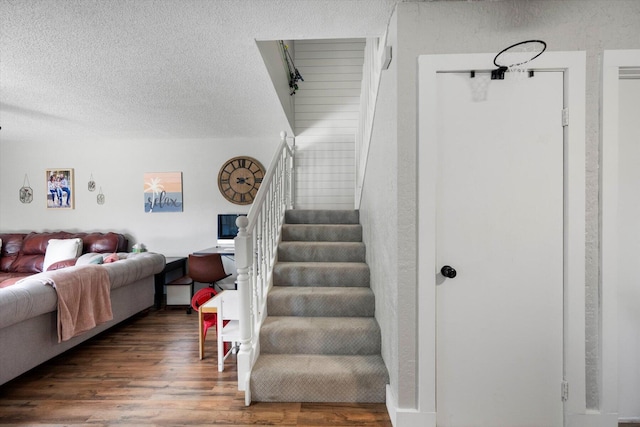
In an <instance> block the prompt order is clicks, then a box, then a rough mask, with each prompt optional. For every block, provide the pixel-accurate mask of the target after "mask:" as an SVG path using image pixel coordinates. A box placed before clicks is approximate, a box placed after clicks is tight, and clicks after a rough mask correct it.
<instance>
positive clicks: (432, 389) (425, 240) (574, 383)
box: [417, 51, 587, 427]
mask: <svg viewBox="0 0 640 427" xmlns="http://www.w3.org/2000/svg"><path fill="white" fill-rule="evenodd" d="M493 57H494V54H453V55H421V56H420V57H419V58H418V86H419V94H418V124H417V126H418V129H417V131H418V153H417V154H418V209H419V214H418V224H419V225H418V256H417V259H418V260H419V261H418V298H417V307H419V310H418V325H419V326H418V339H419V351H418V357H419V366H420V369H419V372H418V375H419V384H420V390H419V396H418V400H419V402H418V403H419V407H420V412H423V413H431V414H432V416H430V417H429V419H430V420H431V422H432V423H433V424H431V425H432V426H433V427H435V420H436V416H435V414H436V409H437V407H436V399H437V396H436V368H437V366H436V308H437V307H436V275H437V271H438V270H437V266H436V264H435V260H436V243H437V242H436V241H435V236H436V170H437V168H436V158H437V156H436V154H437V132H436V129H437V126H436V123H435V120H436V119H435V118H436V114H435V112H436V109H437V96H435V94H436V93H437V90H438V85H437V79H436V75H437V73H438V72H467V71H470V70H476V71H488V70H491V69H492V68H495V67H493V65H492V64H493ZM585 65H586V54H585V52H584V51H576V52H548V53H545V54H543V55H541V56H540V57H539V58H537V59H536V61H535V66H534V67H533V68H534V69H536V70H555V71H562V72H564V95H563V98H564V106H565V108H569V111H570V124H569V126H567V127H565V128H564V141H565V144H564V145H565V148H564V303H563V304H564V310H563V311H564V320H563V336H564V349H563V354H564V357H563V358H564V363H563V364H564V369H563V370H564V379H565V381H568V382H569V399H568V400H567V401H566V402H565V403H564V414H565V422H564V425H565V426H570V425H572V424H574V423H572V422H571V421H572V419H573V418H574V416H575V415H584V414H586V413H587V410H586V399H585V286H584V283H585V83H586V81H585ZM560 115H561V112H558V121H559V122H560V117H561V116H560ZM560 397H561V395H560V386H559V387H558V399H560ZM581 422H582V421H581ZM575 425H578V424H577V422H576V424H575ZM582 425H584V424H582Z"/></svg>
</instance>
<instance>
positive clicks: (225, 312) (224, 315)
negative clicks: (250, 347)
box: [198, 289, 240, 372]
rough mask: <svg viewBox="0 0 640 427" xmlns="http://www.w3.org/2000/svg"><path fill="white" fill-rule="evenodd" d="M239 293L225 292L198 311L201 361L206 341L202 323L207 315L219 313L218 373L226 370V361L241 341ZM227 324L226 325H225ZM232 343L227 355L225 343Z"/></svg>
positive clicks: (217, 326) (217, 332)
mask: <svg viewBox="0 0 640 427" xmlns="http://www.w3.org/2000/svg"><path fill="white" fill-rule="evenodd" d="M238 298H239V296H238V291H236V290H231V289H230V290H225V291H222V292H220V293H219V294H218V295H216V296H214V297H213V298H211V299H210V300H209V301H207V302H205V303H204V304H202V305H201V306H200V309H199V310H198V316H199V319H198V320H199V321H198V328H199V332H200V359H201V360H202V359H204V339H203V328H202V321H203V318H204V314H205V313H217V315H218V316H217V317H218V319H217V325H216V339H217V341H218V371H220V372H222V371H223V370H224V361H225V359H226V358H227V357H228V356H229V355H230V354H231V353H232V352H233V351H234V350H235V349H236V348H237V346H236V343H237V342H238V341H239V340H240V320H239V319H240V317H239V312H240V310H239V307H238ZM225 322H226V323H225ZM225 342H231V343H233V344H232V347H231V348H230V349H229V351H228V352H227V353H226V354H225V352H224V343H225Z"/></svg>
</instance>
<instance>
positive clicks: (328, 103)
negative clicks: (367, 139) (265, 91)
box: [294, 39, 365, 209]
mask: <svg viewBox="0 0 640 427" xmlns="http://www.w3.org/2000/svg"><path fill="white" fill-rule="evenodd" d="M364 48H365V40H364V39H348V40H305V41H296V42H295V43H294V61H295V64H296V67H297V68H298V71H300V74H302V77H303V78H304V81H303V82H299V83H298V87H299V90H298V91H297V93H296V94H295V99H294V103H295V107H294V111H295V123H294V127H295V134H296V192H295V195H296V200H295V207H296V208H297V209H353V207H354V198H355V134H356V130H357V127H358V120H359V110H360V90H361V82H362V65H363V63H364Z"/></svg>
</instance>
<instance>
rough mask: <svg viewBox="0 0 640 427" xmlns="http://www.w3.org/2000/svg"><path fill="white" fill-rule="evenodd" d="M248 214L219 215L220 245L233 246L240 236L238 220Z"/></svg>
mask: <svg viewBox="0 0 640 427" xmlns="http://www.w3.org/2000/svg"><path fill="white" fill-rule="evenodd" d="M239 216H246V214H237V213H236V214H218V245H233V239H235V237H236V236H237V235H238V226H237V225H236V219H238V217H239Z"/></svg>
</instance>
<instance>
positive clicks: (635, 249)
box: [617, 80, 640, 420]
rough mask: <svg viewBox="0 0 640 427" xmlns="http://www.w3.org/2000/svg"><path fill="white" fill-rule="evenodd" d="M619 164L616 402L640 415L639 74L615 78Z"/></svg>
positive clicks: (622, 412)
mask: <svg viewBox="0 0 640 427" xmlns="http://www.w3.org/2000/svg"><path fill="white" fill-rule="evenodd" d="M619 98H620V100H619V102H620V104H619V105H620V106H619V120H620V127H619V147H618V149H619V152H618V159H619V163H618V164H619V170H618V183H619V184H618V190H619V193H618V231H619V234H618V239H619V240H618V245H619V246H618V250H617V253H618V271H617V273H618V328H619V329H618V341H619V344H618V371H619V373H620V375H619V376H618V384H619V386H618V408H619V416H620V418H621V419H635V420H640V362H639V361H640V272H638V260H640V167H639V166H640V123H639V122H638V117H640V80H620V92H619Z"/></svg>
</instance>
